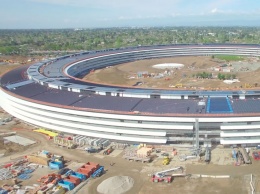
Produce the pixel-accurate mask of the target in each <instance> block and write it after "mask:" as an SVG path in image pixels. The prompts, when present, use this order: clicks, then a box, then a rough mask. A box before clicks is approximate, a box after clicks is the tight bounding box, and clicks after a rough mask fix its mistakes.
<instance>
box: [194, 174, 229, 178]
mask: <svg viewBox="0 0 260 194" xmlns="http://www.w3.org/2000/svg"><path fill="white" fill-rule="evenodd" d="M192 176H195V177H201V178H217V179H224V178H230V175H206V174H192Z"/></svg>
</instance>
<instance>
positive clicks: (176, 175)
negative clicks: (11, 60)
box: [0, 113, 260, 194]
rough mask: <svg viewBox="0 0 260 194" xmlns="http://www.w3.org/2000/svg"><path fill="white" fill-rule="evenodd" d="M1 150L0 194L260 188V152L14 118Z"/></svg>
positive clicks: (4, 131) (4, 130) (243, 190)
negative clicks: (133, 141)
mask: <svg viewBox="0 0 260 194" xmlns="http://www.w3.org/2000/svg"><path fill="white" fill-rule="evenodd" d="M2 114H3V113H2ZM195 140H196V139H195ZM21 143H23V145H22V144H21ZM10 150H12V152H10ZM0 151H1V158H0V161H1V169H0V179H1V180H0V183H1V185H0V186H1V189H0V192H1V193H19V194H20V193H49V194H50V193H65V192H66V193H81V194H84V193H93V194H95V193H97V194H98V193H100V194H101V193H126V194H132V193H139V194H146V193H166V192H167V193H169V192H174V193H183V192H185V193H212V192H213V191H214V192H217V193H251V191H252V189H253V190H254V191H255V192H257V191H258V192H259V191H260V186H259V185H258V181H259V172H258V171H257V169H258V168H259V167H260V163H259V154H260V152H259V151H258V148H250V149H249V148H237V147H234V148H232V147H230V148H224V147H222V146H220V145H218V146H214V145H212V146H210V147H201V146H199V145H198V144H197V147H196V141H195V142H194V146H192V147H191V146H190V145H185V144H180V145H147V144H138V145H130V144H122V143H115V142H111V141H109V140H106V139H93V138H89V137H86V136H73V135H71V134H61V133H55V132H53V131H50V130H47V129H38V128H35V127H32V126H29V125H26V124H24V123H21V122H19V120H17V119H14V118H12V119H10V120H8V121H6V122H5V124H4V125H2V127H1V150H0Z"/></svg>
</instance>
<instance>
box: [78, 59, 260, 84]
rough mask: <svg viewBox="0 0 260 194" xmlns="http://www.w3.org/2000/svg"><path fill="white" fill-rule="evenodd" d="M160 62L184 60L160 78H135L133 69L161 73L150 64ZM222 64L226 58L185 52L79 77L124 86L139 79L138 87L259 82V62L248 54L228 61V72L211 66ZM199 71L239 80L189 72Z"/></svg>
mask: <svg viewBox="0 0 260 194" xmlns="http://www.w3.org/2000/svg"><path fill="white" fill-rule="evenodd" d="M162 63H180V64H184V67H183V68H182V69H173V72H172V73H171V75H167V76H165V77H163V78H152V77H142V78H138V76H137V73H138V72H142V71H147V72H148V73H154V74H159V73H164V72H165V70H162V69H161V70H160V69H155V68H153V67H152V66H153V65H156V64H162ZM223 64H227V62H225V61H223V60H219V59H212V57H210V56H188V57H187V56H185V57H172V58H161V59H151V60H140V61H134V62H130V63H125V64H121V65H117V66H113V67H110V68H105V69H98V70H96V71H94V72H93V73H90V74H88V75H86V76H85V77H84V78H83V79H84V80H88V81H93V82H101V83H104V84H114V85H125V86H133V85H134V84H135V83H136V82H142V83H143V84H142V85H139V86H138V87H141V88H166V89H171V87H169V86H170V85H172V86H174V85H176V84H182V88H185V89H197V88H200V89H237V88H241V87H242V88H245V84H248V85H250V87H254V86H255V83H259V82H260V77H259V76H257V75H258V74H259V72H260V69H259V68H260V62H259V60H258V59H255V60H254V61H253V62H252V59H251V58H246V57H245V58H244V60H243V61H239V62H237V61H233V62H232V61H231V62H229V63H228V65H229V66H230V68H231V69H232V72H230V73H224V72H217V71H214V70H213V69H212V68H214V67H218V66H220V65H223ZM241 67H243V68H245V70H244V71H242V70H241ZM169 70H171V69H169ZM202 72H207V73H210V72H211V73H213V76H217V75H218V73H223V74H235V75H236V77H237V78H238V79H239V81H240V82H239V83H233V84H231V85H228V84H225V83H224V82H223V81H221V80H218V79H196V78H195V77H194V76H193V75H194V74H196V73H202ZM130 78H132V79H130Z"/></svg>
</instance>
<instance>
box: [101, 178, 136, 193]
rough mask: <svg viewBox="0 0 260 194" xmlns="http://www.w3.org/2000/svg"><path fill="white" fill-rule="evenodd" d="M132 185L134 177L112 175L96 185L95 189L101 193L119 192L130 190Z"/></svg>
mask: <svg viewBox="0 0 260 194" xmlns="http://www.w3.org/2000/svg"><path fill="white" fill-rule="evenodd" d="M133 185H134V179H132V178H131V177H129V176H113V177H110V178H108V179H106V180H104V181H103V182H102V183H100V184H99V185H98V187H97V191H98V192H99V193H102V194H121V193H125V192H127V191H128V190H130V189H131V188H132V187H133Z"/></svg>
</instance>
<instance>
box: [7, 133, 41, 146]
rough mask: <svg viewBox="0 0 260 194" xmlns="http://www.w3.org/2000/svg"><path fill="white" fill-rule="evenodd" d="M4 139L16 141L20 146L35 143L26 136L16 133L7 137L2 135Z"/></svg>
mask: <svg viewBox="0 0 260 194" xmlns="http://www.w3.org/2000/svg"><path fill="white" fill-rule="evenodd" d="M4 139H5V140H8V141H11V142H14V143H17V144H19V145H22V146H28V145H32V144H35V143H36V141H33V140H30V139H27V138H24V137H21V136H18V135H12V136H8V137H4Z"/></svg>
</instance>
